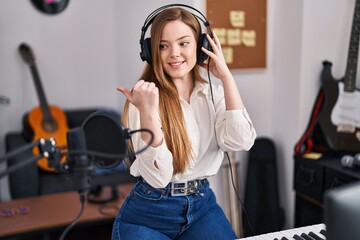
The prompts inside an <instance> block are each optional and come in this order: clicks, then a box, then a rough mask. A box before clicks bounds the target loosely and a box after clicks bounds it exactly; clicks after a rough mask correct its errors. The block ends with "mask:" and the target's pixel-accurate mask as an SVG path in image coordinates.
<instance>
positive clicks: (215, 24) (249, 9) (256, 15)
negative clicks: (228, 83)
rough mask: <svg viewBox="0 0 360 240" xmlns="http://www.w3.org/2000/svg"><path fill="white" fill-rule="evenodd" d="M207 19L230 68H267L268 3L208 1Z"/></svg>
mask: <svg viewBox="0 0 360 240" xmlns="http://www.w3.org/2000/svg"><path fill="white" fill-rule="evenodd" d="M206 18H207V19H208V20H209V22H210V26H211V28H212V30H213V31H214V32H215V33H216V35H217V36H218V38H219V40H220V42H221V45H222V48H223V53H224V56H225V60H226V62H227V64H228V66H229V68H230V69H247V68H265V67H266V0H221V1H219V0H207V1H206Z"/></svg>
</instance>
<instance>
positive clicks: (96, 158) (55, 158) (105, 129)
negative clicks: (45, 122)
mask: <svg viewBox="0 0 360 240" xmlns="http://www.w3.org/2000/svg"><path fill="white" fill-rule="evenodd" d="M137 132H148V133H149V134H150V135H151V139H150V142H149V143H148V145H147V146H144V147H143V148H142V149H139V150H138V151H137V152H134V153H132V154H128V144H127V141H128V139H130V137H131V135H132V134H134V133H137ZM153 141H154V134H153V133H152V132H151V131H150V130H149V129H137V130H133V131H130V130H129V129H125V128H124V127H123V126H122V125H121V124H120V119H119V117H118V116H117V115H115V114H114V113H111V112H109V111H98V112H94V113H92V114H90V115H89V116H88V117H87V118H86V119H85V121H84V122H83V124H82V126H81V127H77V128H74V129H71V130H70V131H68V132H67V142H68V148H67V149H68V151H67V152H64V153H63V152H60V148H59V147H56V146H55V141H53V140H52V139H50V140H45V139H40V140H38V141H36V142H33V143H30V144H27V145H25V146H23V147H21V148H19V149H16V150H14V151H12V152H10V153H8V154H7V155H5V156H4V157H1V158H0V163H1V162H3V161H6V160H8V159H10V158H12V157H14V156H17V155H19V154H22V153H23V152H25V151H28V149H31V148H33V147H35V146H38V147H39V149H40V154H38V155H36V156H32V157H31V158H29V159H24V161H22V162H21V163H20V164H18V165H15V166H12V167H10V168H8V169H6V170H5V171H0V179H1V178H2V177H4V176H6V175H8V174H10V173H12V172H13V171H16V170H18V169H19V168H22V167H24V166H26V165H27V164H30V163H32V162H35V161H37V160H39V159H40V158H42V157H46V158H48V159H49V164H50V163H51V164H52V166H54V167H55V169H56V170H57V172H70V173H73V174H74V175H75V178H81V179H80V180H79V183H77V189H87V188H88V187H89V182H90V179H89V174H92V172H93V170H94V167H98V168H113V167H116V166H118V164H120V163H121V162H122V161H123V160H124V159H125V158H127V157H129V158H133V160H134V158H135V155H136V154H139V153H141V152H143V151H145V150H146V149H147V148H148V147H149V146H150V145H151V144H152V142H153ZM62 155H68V160H67V162H66V163H64V164H63V163H60V159H61V157H62ZM130 164H131V163H130ZM128 167H130V166H128Z"/></svg>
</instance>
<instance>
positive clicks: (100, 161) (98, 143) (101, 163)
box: [81, 111, 130, 168]
mask: <svg viewBox="0 0 360 240" xmlns="http://www.w3.org/2000/svg"><path fill="white" fill-rule="evenodd" d="M81 127H82V129H83V130H84V133H85V138H86V144H87V150H88V151H90V152H100V153H107V154H113V155H117V156H118V157H117V158H115V159H114V158H108V157H104V156H92V158H93V159H92V163H93V164H94V165H95V166H96V167H99V168H113V167H115V166H116V165H118V164H119V163H120V162H121V161H122V160H123V159H124V158H125V157H126V156H127V149H128V146H127V140H128V139H129V138H130V132H129V130H128V129H125V128H124V127H123V126H122V125H121V124H120V119H119V117H118V116H117V115H116V114H114V113H112V112H105V111H98V112H94V113H92V114H90V115H89V116H88V117H87V118H86V119H85V121H84V122H83V124H82V126H81Z"/></svg>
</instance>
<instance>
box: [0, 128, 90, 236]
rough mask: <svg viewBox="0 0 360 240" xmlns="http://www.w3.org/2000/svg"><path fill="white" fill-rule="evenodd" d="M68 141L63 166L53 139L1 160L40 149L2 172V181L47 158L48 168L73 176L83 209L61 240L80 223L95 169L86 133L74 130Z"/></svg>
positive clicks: (37, 143) (40, 141) (28, 146)
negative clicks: (66, 158)
mask: <svg viewBox="0 0 360 240" xmlns="http://www.w3.org/2000/svg"><path fill="white" fill-rule="evenodd" d="M67 141H68V161H67V162H66V163H65V164H63V165H62V164H61V162H60V159H61V156H62V153H61V152H60V148H59V147H56V146H55V145H56V142H55V140H54V139H53V138H50V139H44V138H40V139H39V140H36V141H34V142H32V143H29V144H26V145H24V146H21V147H19V148H17V149H15V150H13V151H11V152H9V153H8V154H6V155H5V156H3V157H1V158H0V163H2V162H4V161H7V160H8V159H11V158H12V157H15V156H17V155H19V154H22V153H24V152H26V151H29V150H30V149H33V148H34V147H36V146H37V147H38V148H39V152H40V154H38V155H35V156H32V157H29V158H27V159H24V161H21V162H19V163H18V164H16V165H14V166H11V167H9V168H7V169H6V170H5V171H1V172H0V179H1V178H2V177H4V176H7V175H9V174H11V173H12V172H14V171H16V170H18V169H20V168H23V167H25V166H26V165H28V164H30V163H32V162H36V161H37V160H39V159H41V158H43V157H46V158H47V159H48V166H49V167H51V168H55V171H56V172H64V173H66V172H70V173H72V175H73V182H72V184H73V189H76V190H78V192H79V197H80V203H81V209H80V211H79V213H78V215H77V217H76V218H75V220H74V221H73V222H72V223H71V224H70V225H69V226H67V228H66V229H65V230H64V231H63V233H62V235H61V236H60V240H62V239H64V238H65V236H66V234H67V233H68V232H69V231H70V229H71V228H72V227H73V226H75V224H76V223H77V222H78V221H79V219H80V217H81V215H82V212H83V210H84V207H85V192H86V190H88V189H90V186H91V174H90V173H91V172H92V169H93V167H91V161H90V160H89V158H88V157H87V155H86V141H85V133H84V130H83V129H81V128H74V129H72V130H70V131H68V132H67Z"/></svg>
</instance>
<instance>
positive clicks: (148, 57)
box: [140, 4, 212, 65]
mask: <svg viewBox="0 0 360 240" xmlns="http://www.w3.org/2000/svg"><path fill="white" fill-rule="evenodd" d="M171 7H185V8H189V9H191V10H193V11H195V12H197V13H199V14H200V15H201V17H200V16H198V15H196V14H194V13H191V14H192V15H193V16H194V17H195V18H196V19H197V20H198V22H199V20H200V21H201V22H203V24H204V26H205V27H206V28H207V31H208V33H209V34H210V36H211V37H212V30H211V28H210V24H209V21H208V20H207V19H206V17H205V16H204V14H202V13H201V12H200V11H199V10H197V9H196V8H193V7H191V6H188V5H185V4H168V5H165V6H162V7H160V8H158V9H156V10H155V11H153V12H152V13H150V15H149V16H148V17H147V18H146V20H145V22H144V25H143V27H142V28H141V38H140V46H141V52H140V57H141V60H143V61H146V62H147V63H148V64H149V65H152V53H151V38H146V39H144V38H145V34H146V31H147V29H148V28H149V26H150V25H151V24H152V22H153V20H154V18H155V17H156V16H157V15H158V14H159V13H160V12H162V11H163V10H164V9H168V8H171ZM199 25H201V24H200V23H199ZM202 47H204V48H206V49H208V50H210V51H212V48H211V45H210V43H209V41H208V40H207V38H206V34H205V33H202V34H200V36H199V38H198V42H197V54H196V57H197V64H202V63H204V62H205V60H206V59H207V58H208V55H206V53H204V52H203V51H202V50H201V48H202Z"/></svg>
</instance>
